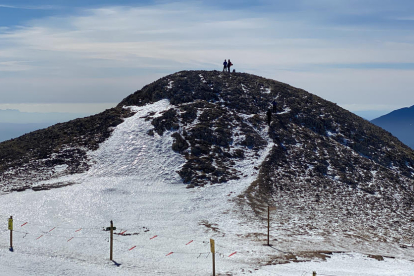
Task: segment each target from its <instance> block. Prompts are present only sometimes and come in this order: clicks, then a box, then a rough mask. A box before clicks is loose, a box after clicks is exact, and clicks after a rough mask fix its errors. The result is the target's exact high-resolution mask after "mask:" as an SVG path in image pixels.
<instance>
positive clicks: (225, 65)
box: [223, 60, 227, 72]
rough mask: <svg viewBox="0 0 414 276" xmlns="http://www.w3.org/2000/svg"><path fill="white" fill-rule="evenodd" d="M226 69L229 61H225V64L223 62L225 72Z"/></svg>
mask: <svg viewBox="0 0 414 276" xmlns="http://www.w3.org/2000/svg"><path fill="white" fill-rule="evenodd" d="M226 69H227V61H226V60H224V62H223V72H226Z"/></svg>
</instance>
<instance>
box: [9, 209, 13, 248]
mask: <svg viewBox="0 0 414 276" xmlns="http://www.w3.org/2000/svg"><path fill="white" fill-rule="evenodd" d="M9 230H10V249H9V250H10V251H11V252H13V216H10V218H9Z"/></svg>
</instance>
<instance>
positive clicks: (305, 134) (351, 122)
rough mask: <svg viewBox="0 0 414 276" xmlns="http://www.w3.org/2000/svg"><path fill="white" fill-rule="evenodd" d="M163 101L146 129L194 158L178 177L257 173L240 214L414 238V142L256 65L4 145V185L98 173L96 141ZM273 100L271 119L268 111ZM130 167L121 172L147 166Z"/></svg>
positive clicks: (162, 86) (199, 180)
mask: <svg viewBox="0 0 414 276" xmlns="http://www.w3.org/2000/svg"><path fill="white" fill-rule="evenodd" d="M160 101H168V103H169V104H168V105H162V106H164V107H166V109H165V110H164V109H162V110H158V111H152V112H149V113H148V114H145V115H144V116H143V117H142V118H145V120H146V121H148V122H151V127H149V128H148V129H146V137H148V139H150V138H154V137H169V139H171V151H174V152H176V153H177V154H179V155H181V156H182V158H183V160H184V163H183V165H181V166H180V167H179V168H178V169H177V171H176V177H178V179H180V181H181V182H182V183H184V184H186V187H187V188H194V187H203V186H206V185H226V184H227V183H228V182H229V181H235V180H240V181H242V180H243V179H247V178H251V177H252V176H253V181H252V182H251V183H250V186H249V187H248V188H247V189H246V190H244V191H243V192H242V193H240V194H238V195H237V199H236V201H237V202H238V206H239V207H240V210H239V211H240V212H242V213H244V212H246V210H253V211H254V212H253V213H255V214H260V212H261V211H263V210H264V209H265V208H266V207H267V206H268V205H276V206H278V207H279V208H280V209H281V215H283V221H285V223H286V224H285V226H284V227H288V228H289V229H290V231H291V234H292V235H294V234H298V235H300V234H301V233H313V232H315V231H322V232H323V234H324V235H325V236H326V237H329V236H332V235H334V233H335V235H339V234H340V235H341V237H342V238H341V239H342V240H341V239H339V238H338V239H337V241H338V240H340V241H341V243H342V244H343V243H346V242H348V239H349V240H352V241H354V242H355V241H356V240H357V241H362V240H365V241H371V242H396V243H407V242H408V241H409V240H410V239H412V238H413V234H412V231H408V230H407V229H411V227H413V226H414V225H413V221H414V217H413V211H412V204H413V198H414V193H413V185H414V181H413V173H414V152H413V151H412V150H411V149H410V148H409V147H407V146H406V145H404V144H402V143H401V142H400V141H399V140H398V139H396V138H395V137H393V136H392V135H390V134H389V133H388V132H386V131H384V130H383V129H381V128H379V127H377V126H375V125H373V124H371V123H369V122H368V121H366V120H364V119H362V118H360V117H358V116H356V115H354V114H353V113H351V112H349V111H347V110H344V109H342V108H341V107H339V106H337V105H336V104H334V103H331V102H329V101H326V100H324V99H322V98H320V97H318V96H315V95H313V94H310V93H308V92H306V91H304V90H302V89H298V88H294V87H292V86H290V85H288V84H284V83H281V82H278V81H274V80H271V79H266V78H262V77H258V76H254V75H251V74H246V73H231V74H230V73H222V72H218V71H181V72H178V73H175V74H172V75H168V76H166V77H163V78H161V79H159V80H158V81H155V82H153V83H151V84H149V85H147V86H145V87H143V88H142V89H141V90H138V91H136V92H135V93H133V94H131V95H130V96H128V97H127V98H125V99H124V100H122V101H121V102H120V103H119V105H118V106H117V107H115V108H113V109H109V110H106V111H105V112H103V113H101V114H98V115H95V116H90V117H87V118H84V119H77V120H73V121H70V122H68V123H64V124H58V125H55V126H52V127H49V128H47V129H44V130H39V131H35V132H33V133H30V134H27V135H24V136H22V137H19V138H17V139H13V140H10V141H7V142H3V143H1V144H0V160H1V163H0V175H1V177H0V187H1V189H2V191H3V192H10V191H16V190H24V189H30V188H32V189H34V190H40V189H50V188H53V187H59V186H64V185H70V184H72V183H66V182H61V181H57V182H53V181H48V182H45V180H48V179H49V180H50V179H52V180H53V179H54V178H58V177H61V176H64V175H69V174H78V173H82V172H87V171H88V170H89V169H90V168H91V166H92V165H93V164H94V163H95V162H96V160H94V155H93V152H94V150H96V149H98V148H99V147H100V145H101V143H102V142H104V141H105V140H106V139H108V137H110V135H111V133H112V131H113V130H114V129H116V128H117V126H118V125H119V124H122V123H123V121H124V119H125V118H128V117H131V116H134V114H135V112H136V111H135V109H134V108H133V107H143V106H146V105H149V104H154V103H157V102H160ZM273 101H275V102H276V106H275V110H274V112H272V114H271V122H270V125H268V123H267V115H266V112H267V111H268V110H269V109H273V106H272V102H273ZM160 106H161V105H160ZM133 150H134V149H133V147H131V151H132V153H133ZM263 153H265V158H264V159H263V160H261V159H260V164H259V165H257V166H255V168H254V169H255V171H254V172H249V174H250V175H248V172H247V171H246V170H244V165H248V164H253V163H254V162H255V161H257V160H259V157H260V156H261V155H262V154H263ZM137 158H138V157H137ZM114 162H115V163H116V160H114ZM134 162H136V160H134V159H131V160H130V164H132V163H134ZM124 165H125V164H124ZM125 166H126V167H128V166H129V165H128V164H126V165H125ZM154 166H156V165H154ZM123 168H124V167H122V168H120V172H119V175H122V174H136V175H139V174H140V171H139V170H136V171H134V170H133V169H131V168H132V167H129V169H128V170H126V169H123ZM154 177H155V176H154ZM50 183H52V184H50ZM246 215H249V216H250V215H252V214H251V213H249V212H246ZM338 233H339V234H338Z"/></svg>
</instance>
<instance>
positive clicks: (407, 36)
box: [0, 0, 414, 120]
mask: <svg viewBox="0 0 414 276" xmlns="http://www.w3.org/2000/svg"><path fill="white" fill-rule="evenodd" d="M413 15H414V2H412V1H408V0H397V1H390V0H376V1H374V0H366V1H357V0H337V1H331V0H315V1H302V0H292V1H288V2H287V1H279V0H277V1H274V0H272V1H270V0H262V1H240V0H239V1H217V0H212V1H203V0H201V1H176V2H169V1H150V0H146V1H132V0H119V1H111V0H103V1H97V0H91V1H87V4H85V3H84V1H79V0H74V1H70V2H69V1H62V0H54V1H51V0H38V1H29V0H21V1H1V0H0V41H1V44H0V87H1V89H0V99H1V102H0V109H3V110H4V109H18V110H20V111H22V112H70V113H88V114H93V113H98V112H100V111H103V110H104V109H106V108H110V107H113V106H115V105H116V104H117V103H118V102H120V101H121V100H122V99H123V98H125V97H126V96H128V95H129V94H131V93H133V92H134V91H136V90H137V89H140V88H142V87H143V86H144V85H146V84H149V83H151V82H153V81H155V80H157V79H159V78H160V77H163V76H165V75H168V74H171V73H174V72H177V71H181V70H193V69H197V70H199V69H204V70H221V69H222V62H223V61H224V59H228V58H230V59H231V60H232V63H234V69H236V71H237V72H246V73H251V74H255V75H259V76H263V77H266V78H271V79H275V80H278V81H281V82H284V83H288V84H290V85H292V86H295V87H298V88H302V89H304V90H306V91H308V92H310V93H313V94H315V95H318V96H320V97H322V98H324V99H326V100H329V101H332V102H335V103H337V104H338V105H339V106H341V107H344V108H345V109H348V110H350V111H352V112H354V113H356V114H358V115H360V116H362V117H364V118H366V119H369V120H371V119H374V118H376V117H378V116H381V115H384V114H386V113H389V112H391V111H392V110H395V109H399V108H403V107H408V106H411V105H413V104H414V93H412V91H411V90H412V87H414V78H413V77H412V76H413V75H414V74H413V73H414V51H413V50H414V36H413V30H414V17H413Z"/></svg>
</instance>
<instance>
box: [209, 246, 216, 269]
mask: <svg viewBox="0 0 414 276" xmlns="http://www.w3.org/2000/svg"><path fill="white" fill-rule="evenodd" d="M210 251H211V254H212V255H213V276H216V249H215V246H214V240H213V239H210Z"/></svg>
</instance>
